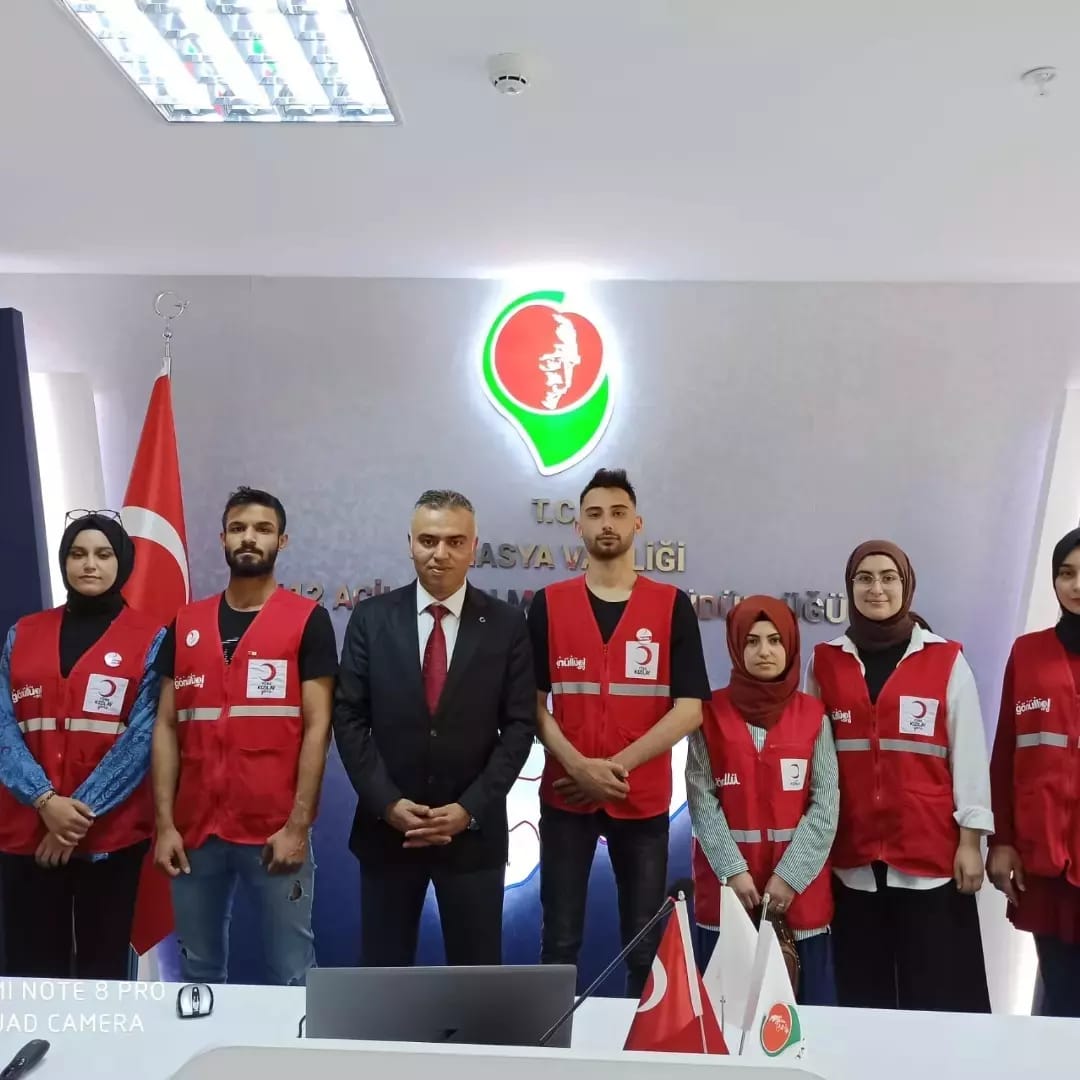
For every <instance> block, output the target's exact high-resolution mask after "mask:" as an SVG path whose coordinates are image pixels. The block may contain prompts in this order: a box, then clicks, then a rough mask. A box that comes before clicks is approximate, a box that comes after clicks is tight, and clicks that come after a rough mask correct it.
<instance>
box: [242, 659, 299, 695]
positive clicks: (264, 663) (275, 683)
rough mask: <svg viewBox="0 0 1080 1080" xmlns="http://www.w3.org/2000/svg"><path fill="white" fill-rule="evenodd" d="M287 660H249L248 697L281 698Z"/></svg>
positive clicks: (283, 691) (287, 666) (283, 692)
mask: <svg viewBox="0 0 1080 1080" xmlns="http://www.w3.org/2000/svg"><path fill="white" fill-rule="evenodd" d="M288 671H289V661H288V660H249V661H248V672H247V696H248V697H249V698H283V697H284V696H285V676H286V675H287V674H288Z"/></svg>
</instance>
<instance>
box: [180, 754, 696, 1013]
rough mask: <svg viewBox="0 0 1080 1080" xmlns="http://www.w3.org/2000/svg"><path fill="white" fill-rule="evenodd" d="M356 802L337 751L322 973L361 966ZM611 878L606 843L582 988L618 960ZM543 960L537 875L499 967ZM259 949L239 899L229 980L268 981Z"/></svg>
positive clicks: (321, 884)
mask: <svg viewBox="0 0 1080 1080" xmlns="http://www.w3.org/2000/svg"><path fill="white" fill-rule="evenodd" d="M355 805H356V795H355V793H354V792H353V789H352V786H351V784H350V783H349V781H348V779H347V777H346V776H345V772H344V769H343V768H342V766H341V761H340V759H339V758H338V756H337V750H336V749H335V750H334V751H333V752H332V753H331V759H330V762H329V763H328V767H327V776H326V782H325V784H324V787H323V801H322V806H321V808H320V812H319V820H318V822H317V823H316V826H315V836H314V840H313V847H314V849H315V861H316V866H317V869H316V873H315V904H314V908H315V914H314V925H315V949H316V953H317V956H318V963H319V965H320V966H322V967H350V966H355V965H356V964H357V963H358V961H359V951H360V870H359V865H358V863H357V861H356V859H355V858H354V857H353V855H352V853H351V852H350V851H349V850H348V837H349V829H350V827H351V825H352V816H353V810H354V808H355ZM670 852H671V853H670V866H669V870H668V880H669V881H673V880H675V879H676V878H679V877H686V876H688V875H689V872H690V818H689V815H688V814H687V813H686V810H685V809H683V810H681V811H680V812H679V813H678V814H677V815H676V816H675V817H674V818H673V820H672V822H671V848H670ZM617 910H618V909H617V906H616V901H615V879H614V876H613V874H612V871H611V864H610V862H609V861H608V857H607V850H606V848H605V847H604V845H603V844H600V845H599V846H598V847H597V854H596V860H595V862H594V863H593V871H592V877H591V878H590V880H589V902H588V909H587V913H586V922H585V944H584V947H583V949H582V955H581V962H580V965H579V973H578V976H579V977H578V986H579V989H583V988H584V987H586V986H588V985H589V983H591V982H592V981H593V979H595V978H596V977H597V976H598V975H599V974H600V972H602V971H603V970H604V968H605V967H606V966H607V965H608V964H609V963H610V962H611V959H612V958H613V957H614V956H615V955H616V954H617V953H618V951H619V947H620V943H619V931H618V919H617V918H614V917H613V915H614V913H615V912H616V911H617ZM539 958H540V875H539V874H538V873H534V874H533V875H532V877H530V878H529V879H528V880H527V881H525V882H523V883H522V884H521V885H518V886H515V887H514V888H511V889H508V890H507V893H506V902H505V907H504V912H503V960H504V962H505V963H508V964H534V963H537V962H539ZM159 961H160V964H161V969H162V977H163V978H166V979H170V980H178V979H179V965H178V964H177V958H176V947H175V942H173V941H170V942H168V943H167V944H166V945H164V946H162V947H161V949H160V950H159ZM443 962H444V956H443V947H442V933H441V931H440V929H439V916H438V909H437V907H436V905H435V900H434V896H433V895H432V894H431V893H430V892H429V894H428V902H427V904H426V905H425V907H424V914H423V920H422V923H421V930H420V944H419V948H418V950H417V963H419V964H442V963H443ZM265 978H266V976H265V971H264V967H263V963H262V944H261V936H260V927H259V923H258V916H257V913H256V909H255V908H254V907H253V905H252V904H251V902H250V900H249V898H248V897H246V896H244V895H242V894H241V895H238V896H237V901H236V908H235V910H234V913H233V919H232V926H231V930H230V961H229V981H230V982H235V983H262V982H264V981H265ZM624 980H625V970H619V971H616V972H615V973H614V974H612V975H611V976H609V978H608V979H607V980H606V981H605V983H604V985H603V986H602V987H601V988H600V991H599V993H600V994H601V995H604V996H611V997H617V996H619V995H621V994H622V993H623V988H624Z"/></svg>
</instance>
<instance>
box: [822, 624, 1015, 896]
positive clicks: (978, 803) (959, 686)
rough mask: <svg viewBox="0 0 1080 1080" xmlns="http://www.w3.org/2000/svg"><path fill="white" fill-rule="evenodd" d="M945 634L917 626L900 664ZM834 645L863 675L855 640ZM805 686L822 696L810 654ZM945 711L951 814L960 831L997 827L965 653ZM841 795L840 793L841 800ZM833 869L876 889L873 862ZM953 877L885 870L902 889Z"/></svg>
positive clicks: (854, 883) (858, 885)
mask: <svg viewBox="0 0 1080 1080" xmlns="http://www.w3.org/2000/svg"><path fill="white" fill-rule="evenodd" d="M944 641H945V638H942V637H938V635H937V634H932V633H930V631H929V630H924V629H923V628H922V627H921V626H919V625H918V624H916V626H915V629H914V630H913V631H912V634H911V642H910V643H909V645H908V648H907V651H906V652H905V653H904V655H903V657H902V658H901V660H900V663H901V664H902V663H903V662H904V661H905V660H906V659H907V658H908V657H909V656H912V655H914V654H915V653H917V652H920V651H921V650H922V649H923V648H924V647H925V646H926V645H927V644H929V643H931V642H944ZM828 645H829V646H830V647H831V648H837V649H842V650H843V651H844V652H846V653H849V654H850V655H852V656H854V657H855V659H856V660H857V661H858V664H859V669H860V670H861V671H862V672H863V673H864V674H865V672H866V669H865V667H864V666H863V662H862V659H861V658H860V656H859V650H858V649H857V648H856V646H855V643H854V642H853V641H852V640H851V638H849V637H848V636H847V635H846V634H845V635H843V636H841V637H838V638H834V639H833V640H832V641H830V642H828ZM804 690H805V692H806V693H808V694H813V695H814V697H817V698H820V697H821V687H820V686H819V685H818V681H817V679H816V678H815V677H814V659H813V656H812V655H811V657H810V663H809V665H808V666H807V669H806V679H805V685H804ZM945 701H946V711H947V715H948V720H947V724H946V729H947V731H948V736H949V768H950V770H951V772H952V786H953V805H954V807H955V810H954V813H953V818H954V819H955V821H956V824H957V825H959V826H960V827H961V828H962V829H976V830H978V831H979V832H982V833H992V832H993V831H994V815H993V813H992V812H991V810H990V758H989V755H988V752H987V749H986V734H985V731H984V729H983V721H982V707H981V705H980V703H979V691H978V688H977V687H976V685H975V676H974V674H973V673H972V670H971V667H970V665H969V664H968V662H967V660H966V659H965V658H964V654H963V653H959V654H957V657H956V662H955V663H954V664H953V669H952V672H951V673H950V675H949V685H948V689H947V690H946V696H945ZM842 798H843V795H842V794H841V799H842ZM833 873H835V874H836V876H837V877H838V878H839V879H840V880H841V881H842V882H843V883H844V884H845V885H847V886H848V888H850V889H859V890H861V891H863V892H876V891H877V884H876V882H875V879H874V870H873V867H872V866H858V867H853V868H851V869H848V870H838V869H836V868H835V867H834V868H833ZM951 880H952V878H931V877H916V876H915V875H914V874H905V873H903V872H902V871H900V870H897V869H896V868H895V867H893V866H890V867H889V868H888V872H887V874H886V878H885V881H886V884H887V885H889V886H891V887H893V888H898V889H934V888H938V887H939V886H941V885H944V884H946V883H947V882H949V881H951Z"/></svg>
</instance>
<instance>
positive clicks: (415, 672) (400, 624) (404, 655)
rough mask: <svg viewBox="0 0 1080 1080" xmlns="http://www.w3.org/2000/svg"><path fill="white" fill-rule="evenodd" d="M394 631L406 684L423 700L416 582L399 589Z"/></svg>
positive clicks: (393, 635)
mask: <svg viewBox="0 0 1080 1080" xmlns="http://www.w3.org/2000/svg"><path fill="white" fill-rule="evenodd" d="M395 607H396V610H395V612H394V622H395V626H394V633H393V634H392V637H393V639H394V641H395V642H396V643H397V645H398V647H399V651H400V653H401V667H402V671H403V672H404V673H405V677H406V679H407V683H406V685H407V686H409V687H410V688H411V689H412V690H413V692H415V693H416V695H417V696H418V697H419V699H420V701H421V703H422V702H423V701H424V680H423V677H422V675H421V671H420V632H419V630H418V629H417V616H416V584H415V582H414V583H413V584H412V585H407V586H406V587H405V588H404V589H402V590H401V601H400V603H398V604H397V605H395Z"/></svg>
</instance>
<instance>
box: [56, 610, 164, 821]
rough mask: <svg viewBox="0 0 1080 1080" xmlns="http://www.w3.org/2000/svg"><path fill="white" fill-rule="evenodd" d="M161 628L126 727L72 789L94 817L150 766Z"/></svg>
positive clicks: (112, 805)
mask: <svg viewBox="0 0 1080 1080" xmlns="http://www.w3.org/2000/svg"><path fill="white" fill-rule="evenodd" d="M164 637H165V631H164V630H159V631H158V633H157V636H156V637H155V638H154V640H153V643H152V644H151V645H150V648H149V650H148V651H147V654H146V665H145V667H144V669H143V677H142V680H141V681H140V683H139V692H138V694H137V695H136V697H135V704H134V705H132V707H131V715H130V716H129V717H128V726H127V730H126V731H125V732H124V733H123V734H122V735H121V736H120V737H119V738H118V739H117V740H116V742H114V743H113V745H112V746H111V747H110V748H109V752H108V753H107V754H106V755H105V756H104V757H103V758H102V759H101V760H100V761H99V762H98V763H97V765H96V767H95V768H94V771H93V772H92V773H91V774H90V775H89V776H88V777H87V778H86V779H85V780H84V781H83V782H82V783H81V784H80V785H79V786H78V787H77V788H76V789H75V791H74V792H72V796H71V797H72V798H73V799H79V800H80V801H81V802H84V803H86V805H87V806H89V807H90V809H91V810H92V811H93V812H94V814H95V816H97V817H101V815H102V814H107V813H108V812H109V811H110V810H113V809H115V808H116V807H117V806H119V805H120V804H121V803H122V802H123V801H124V800H125V799H127V798H128V797H129V796H130V795H131V793H132V792H133V791H134V790H135V789H136V788H137V787H138V786H139V784H140V783H142V781H143V779H144V777H145V776H146V773H147V770H148V769H149V768H150V744H151V741H152V739H153V737H154V718H155V717H156V716H157V705H158V690H159V688H160V685H161V676H160V675H159V674H158V673H157V672H156V671H155V670H154V661H155V660H156V659H157V654H158V649H160V648H161V642H162V639H163V638H164Z"/></svg>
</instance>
